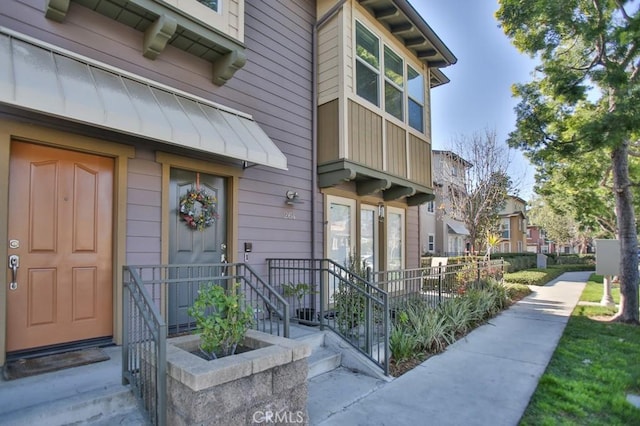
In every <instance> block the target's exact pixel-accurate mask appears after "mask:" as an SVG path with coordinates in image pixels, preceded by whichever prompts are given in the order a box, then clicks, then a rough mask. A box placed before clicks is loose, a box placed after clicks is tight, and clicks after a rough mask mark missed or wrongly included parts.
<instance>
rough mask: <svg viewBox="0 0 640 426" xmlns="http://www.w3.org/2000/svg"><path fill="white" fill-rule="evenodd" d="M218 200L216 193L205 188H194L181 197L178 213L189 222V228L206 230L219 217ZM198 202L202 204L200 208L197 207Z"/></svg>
mask: <svg viewBox="0 0 640 426" xmlns="http://www.w3.org/2000/svg"><path fill="white" fill-rule="evenodd" d="M217 201H218V200H217V199H216V197H215V196H214V195H212V194H209V193H208V192H207V191H205V190H204V189H193V188H192V189H190V190H189V191H188V192H187V193H186V194H185V195H183V196H182V197H180V207H179V209H178V214H179V215H180V218H181V219H182V220H184V221H185V222H187V226H188V227H189V228H191V229H197V230H198V231H204V229H205V228H208V227H209V226H211V225H213V223H214V222H215V221H216V219H217V218H218V211H217V210H216V202H217ZM196 203H199V204H200V208H199V209H196Z"/></svg>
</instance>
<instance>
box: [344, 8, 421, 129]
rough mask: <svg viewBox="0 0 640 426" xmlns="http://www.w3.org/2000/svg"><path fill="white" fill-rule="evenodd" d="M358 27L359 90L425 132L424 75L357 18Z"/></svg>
mask: <svg viewBox="0 0 640 426" xmlns="http://www.w3.org/2000/svg"><path fill="white" fill-rule="evenodd" d="M355 29H356V30H355V55H354V56H355V91H356V94H357V95H358V96H360V97H361V98H363V99H365V100H367V101H369V102H371V103H372V104H374V105H375V106H377V107H380V108H382V109H384V111H385V112H386V113H387V114H389V115H391V116H393V117H395V118H396V119H398V120H400V121H402V122H404V123H407V124H408V125H409V126H410V127H412V128H413V129H415V130H417V131H419V132H420V133H424V131H425V117H424V114H425V83H424V76H423V75H422V73H421V72H420V71H419V70H418V69H416V68H413V67H411V66H410V65H408V64H406V60H405V59H406V58H403V57H402V56H401V55H400V54H398V53H396V52H395V51H393V50H392V49H391V47H390V46H388V45H387V44H385V43H383V42H381V39H380V37H378V36H376V35H375V34H374V33H373V32H372V31H370V30H369V29H367V28H366V27H365V26H364V25H363V24H362V23H360V22H359V21H355ZM380 84H383V90H384V93H383V94H384V98H383V99H381V96H380V87H381V86H380ZM381 103H383V104H381Z"/></svg>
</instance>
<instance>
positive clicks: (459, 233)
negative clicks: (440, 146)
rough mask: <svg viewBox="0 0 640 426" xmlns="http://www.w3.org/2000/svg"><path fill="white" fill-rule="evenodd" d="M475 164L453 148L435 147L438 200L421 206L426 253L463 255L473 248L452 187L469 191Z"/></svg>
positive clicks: (434, 171)
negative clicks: (453, 201)
mask: <svg viewBox="0 0 640 426" xmlns="http://www.w3.org/2000/svg"><path fill="white" fill-rule="evenodd" d="M470 167H473V165H472V164H471V163H469V162H468V161H467V160H465V159H464V158H462V157H460V156H459V155H457V154H456V153H454V152H452V151H440V150H433V176H434V180H433V181H434V186H435V187H436V189H435V196H436V198H435V200H434V201H431V202H429V203H426V204H424V205H422V206H420V238H421V240H420V241H421V247H422V252H423V254H427V255H432V254H435V255H447V256H460V255H463V254H464V253H466V252H467V251H468V249H469V247H468V241H467V237H468V235H469V231H468V230H467V228H466V226H465V224H464V218H462V217H459V214H457V213H456V212H455V209H454V208H453V207H452V205H451V198H450V197H449V196H448V194H449V193H450V192H451V191H458V192H460V191H463V192H464V191H466V184H465V183H466V182H465V179H466V176H467V170H468V169H469V168H470Z"/></svg>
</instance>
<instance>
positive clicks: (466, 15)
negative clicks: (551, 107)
mask: <svg viewBox="0 0 640 426" xmlns="http://www.w3.org/2000/svg"><path fill="white" fill-rule="evenodd" d="M409 1H410V3H411V4H412V5H413V7H414V8H415V9H416V10H417V11H418V12H419V13H420V14H421V15H422V16H423V17H424V19H425V21H427V23H428V24H429V26H431V28H433V30H434V31H435V32H436V34H438V36H439V37H440V38H441V39H442V41H443V42H444V43H445V44H446V45H447V46H448V47H449V49H451V51H452V52H453V53H454V55H455V56H456V57H457V58H458V63H457V64H455V65H452V66H450V67H448V68H443V69H442V71H443V72H444V73H445V74H446V75H447V77H449V78H450V79H451V82H450V83H449V84H446V85H444V86H440V87H437V88H436V89H434V90H433V92H432V94H431V101H432V107H431V117H432V126H433V128H432V137H433V145H434V148H435V149H447V148H450V147H451V142H452V141H453V140H454V139H455V138H456V136H457V135H470V134H472V133H473V132H476V131H483V130H484V129H485V128H490V129H495V130H496V133H497V136H498V139H499V141H505V140H506V138H507V136H508V134H509V132H511V131H512V130H513V129H514V128H515V113H514V111H513V108H514V107H515V106H516V104H517V103H518V99H516V98H513V97H512V96H511V86H512V85H513V84H514V83H524V82H527V81H529V80H530V79H531V72H532V71H533V68H534V65H535V62H534V60H533V59H530V58H529V57H528V55H525V54H521V53H520V52H518V50H517V49H516V48H515V47H514V46H513V45H512V44H511V42H510V41H509V39H508V38H507V36H505V35H504V33H503V32H502V30H501V29H500V28H499V27H498V22H497V21H496V19H495V17H494V13H495V11H496V10H497V9H498V3H497V1H491V0H409ZM512 157H513V162H512V170H510V174H511V175H512V176H513V177H514V179H516V180H522V183H521V185H520V196H521V197H522V198H524V199H525V200H528V199H529V198H530V196H531V194H532V186H533V182H534V169H533V167H532V166H530V165H529V162H528V161H527V160H526V159H525V158H524V157H523V156H522V154H521V153H520V152H519V151H514V152H512ZM525 171H526V174H525ZM523 176H524V177H523Z"/></svg>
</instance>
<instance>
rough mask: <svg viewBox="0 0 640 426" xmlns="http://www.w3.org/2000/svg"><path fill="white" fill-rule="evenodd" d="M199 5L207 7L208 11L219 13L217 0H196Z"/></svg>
mask: <svg viewBox="0 0 640 426" xmlns="http://www.w3.org/2000/svg"><path fill="white" fill-rule="evenodd" d="M198 2H199V3H202V4H204V5H205V6H207V7H208V8H209V9H211V10H213V11H214V12H218V13H220V6H221V4H220V3H221V2H220V1H218V0H198Z"/></svg>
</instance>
